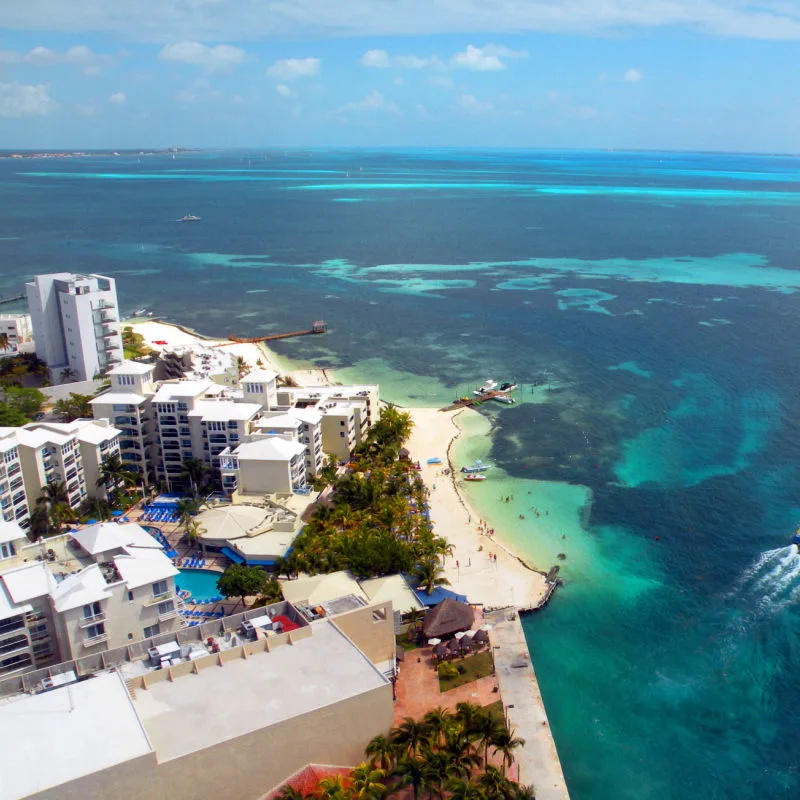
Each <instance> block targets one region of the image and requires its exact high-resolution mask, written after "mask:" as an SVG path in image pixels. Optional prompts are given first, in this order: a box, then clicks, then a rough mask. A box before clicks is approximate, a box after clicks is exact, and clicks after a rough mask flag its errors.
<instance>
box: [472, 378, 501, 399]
mask: <svg viewBox="0 0 800 800" xmlns="http://www.w3.org/2000/svg"><path fill="white" fill-rule="evenodd" d="M496 388H497V381H493V380H491V379H487V381H486V383H484V384H483V385H482V386H479V387H478V388H477V389H474V390H473V392H472V394H474V395H475V397H480V396H481V395H484V394H488V393H489V392H493V391H494V390H495V389H496Z"/></svg>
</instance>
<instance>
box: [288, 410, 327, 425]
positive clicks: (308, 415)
mask: <svg viewBox="0 0 800 800" xmlns="http://www.w3.org/2000/svg"><path fill="white" fill-rule="evenodd" d="M288 413H289V414H290V415H291V416H293V417H297V419H299V420H300V421H301V422H307V423H308V424H309V425H319V423H320V422H322V414H320V413H319V411H317V410H316V409H314V408H292V409H290V410H289V412H288Z"/></svg>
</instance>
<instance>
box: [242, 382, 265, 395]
mask: <svg viewBox="0 0 800 800" xmlns="http://www.w3.org/2000/svg"><path fill="white" fill-rule="evenodd" d="M244 390H245V391H246V392H247V393H248V394H261V392H263V391H264V384H263V383H246V384H245V385H244Z"/></svg>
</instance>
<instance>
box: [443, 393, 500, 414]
mask: <svg viewBox="0 0 800 800" xmlns="http://www.w3.org/2000/svg"><path fill="white" fill-rule="evenodd" d="M495 397H509V394H508V392H495V391H491V392H484V393H483V394H482V395H480V396H475V397H462V398H461V399H460V400H456V401H455V402H453V403H451V404H450V405H449V406H445V407H444V408H440V409H439V411H454V410H455V409H456V408H471V407H472V406H477V405H480V404H481V403H482V402H483V401H484V400H491V399H493V398H495Z"/></svg>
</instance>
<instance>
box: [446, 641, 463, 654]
mask: <svg viewBox="0 0 800 800" xmlns="http://www.w3.org/2000/svg"><path fill="white" fill-rule="evenodd" d="M447 649H448V650H449V651H450V652H451V653H457V652H458V651H459V650H460V649H461V644H460V642H459V641H458V639H451V640H450V641H449V642H448V643H447Z"/></svg>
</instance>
